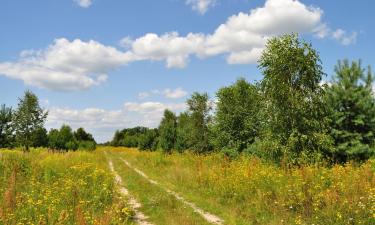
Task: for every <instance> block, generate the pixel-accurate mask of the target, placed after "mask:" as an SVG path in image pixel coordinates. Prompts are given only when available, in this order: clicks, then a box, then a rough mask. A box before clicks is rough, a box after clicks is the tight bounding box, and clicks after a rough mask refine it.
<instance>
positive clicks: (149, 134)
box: [138, 129, 158, 150]
mask: <svg viewBox="0 0 375 225" xmlns="http://www.w3.org/2000/svg"><path fill="white" fill-rule="evenodd" d="M157 139H158V129H148V130H147V131H146V132H145V133H144V134H141V135H140V137H139V143H138V147H139V149H140V150H156V147H157V144H158V142H157Z"/></svg>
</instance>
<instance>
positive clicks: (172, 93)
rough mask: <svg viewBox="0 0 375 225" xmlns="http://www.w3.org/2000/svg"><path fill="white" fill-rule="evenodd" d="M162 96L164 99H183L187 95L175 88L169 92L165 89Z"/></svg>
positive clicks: (180, 89)
mask: <svg viewBox="0 0 375 225" xmlns="http://www.w3.org/2000/svg"><path fill="white" fill-rule="evenodd" d="M163 94H164V96H165V97H167V98H174V99H176V98H182V97H185V96H186V95H187V94H188V93H187V92H186V91H184V90H183V89H182V88H180V87H179V88H176V89H174V90H171V89H169V88H167V89H165V90H164V91H163Z"/></svg>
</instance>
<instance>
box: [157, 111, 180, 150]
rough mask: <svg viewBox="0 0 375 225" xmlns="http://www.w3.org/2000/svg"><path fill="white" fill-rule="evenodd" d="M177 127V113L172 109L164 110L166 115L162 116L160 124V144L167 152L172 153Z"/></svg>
mask: <svg viewBox="0 0 375 225" xmlns="http://www.w3.org/2000/svg"><path fill="white" fill-rule="evenodd" d="M176 127H177V118H176V115H175V114H174V113H173V112H172V111H170V110H168V109H166V110H165V111H164V117H163V118H162V120H161V122H160V126H159V133H160V135H159V145H160V147H161V149H162V150H163V151H164V152H166V153H170V152H171V151H172V149H173V147H174V146H175V143H176Z"/></svg>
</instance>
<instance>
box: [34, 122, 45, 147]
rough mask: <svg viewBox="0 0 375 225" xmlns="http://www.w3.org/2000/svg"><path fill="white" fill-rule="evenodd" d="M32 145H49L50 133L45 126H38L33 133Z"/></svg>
mask: <svg viewBox="0 0 375 225" xmlns="http://www.w3.org/2000/svg"><path fill="white" fill-rule="evenodd" d="M31 143H32V144H31V146H32V147H47V146H48V135H47V130H46V129H45V128H44V127H39V128H37V129H36V130H35V131H34V132H33V133H32V134H31Z"/></svg>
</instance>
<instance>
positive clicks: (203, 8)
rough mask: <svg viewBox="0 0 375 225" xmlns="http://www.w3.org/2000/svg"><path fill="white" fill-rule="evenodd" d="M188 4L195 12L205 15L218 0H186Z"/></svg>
mask: <svg viewBox="0 0 375 225" xmlns="http://www.w3.org/2000/svg"><path fill="white" fill-rule="evenodd" d="M186 4H187V5H190V6H191V8H192V9H193V10H194V11H197V12H198V13H200V14H201V15H203V14H205V13H206V12H207V10H208V9H209V8H211V7H214V6H215V4H216V0H186Z"/></svg>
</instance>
